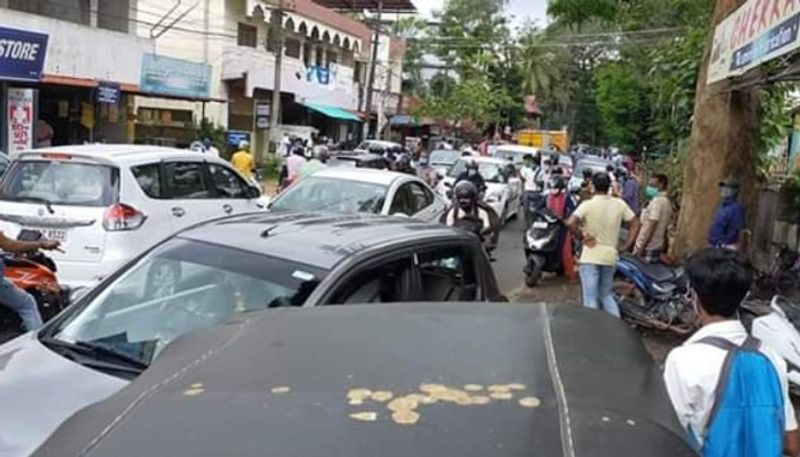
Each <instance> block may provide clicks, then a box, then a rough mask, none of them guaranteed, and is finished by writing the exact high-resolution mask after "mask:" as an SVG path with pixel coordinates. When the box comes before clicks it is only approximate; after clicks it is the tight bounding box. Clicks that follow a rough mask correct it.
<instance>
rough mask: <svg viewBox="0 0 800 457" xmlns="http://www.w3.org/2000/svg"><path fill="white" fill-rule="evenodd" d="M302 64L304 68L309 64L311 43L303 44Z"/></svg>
mask: <svg viewBox="0 0 800 457" xmlns="http://www.w3.org/2000/svg"><path fill="white" fill-rule="evenodd" d="M303 63H304V64H305V66H306V67H308V66H309V64H310V63H311V43H309V42H305V43H303Z"/></svg>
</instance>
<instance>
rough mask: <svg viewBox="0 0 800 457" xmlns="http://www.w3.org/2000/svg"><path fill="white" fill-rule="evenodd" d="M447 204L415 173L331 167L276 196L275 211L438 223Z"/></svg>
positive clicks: (273, 204) (273, 201) (272, 208)
mask: <svg viewBox="0 0 800 457" xmlns="http://www.w3.org/2000/svg"><path fill="white" fill-rule="evenodd" d="M446 209H447V203H446V202H445V201H444V200H443V199H442V198H440V197H439V196H438V195H436V193H435V192H434V191H433V190H432V189H431V188H430V187H428V185H427V184H425V182H424V181H422V180H421V179H419V178H417V177H416V176H412V175H408V174H405V173H396V172H393V171H385V170H373V169H370V168H344V167H329V168H325V169H322V170H320V171H318V172H316V173H314V174H313V175H311V176H308V177H306V178H303V179H301V180H300V181H298V182H297V183H296V184H294V185H293V186H292V187H290V188H288V189H286V190H285V191H284V192H282V193H281V194H280V195H278V196H277V197H275V199H274V200H272V203H270V211H273V212H289V211H302V212H329V213H336V214H354V213H366V214H382V215H402V216H409V217H413V218H415V219H421V220H424V221H428V222H439V220H440V219H441V217H442V214H443V213H444V212H445V210H446Z"/></svg>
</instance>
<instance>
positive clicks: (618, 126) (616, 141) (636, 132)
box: [595, 62, 647, 153]
mask: <svg viewBox="0 0 800 457" xmlns="http://www.w3.org/2000/svg"><path fill="white" fill-rule="evenodd" d="M595 79H596V84H597V95H596V100H597V110H598V113H599V114H600V122H601V125H602V130H603V133H604V135H605V137H606V139H607V140H608V141H609V143H610V144H613V145H615V146H617V147H618V148H620V149H621V150H622V151H624V152H627V153H631V152H634V151H638V150H639V149H640V146H641V145H642V138H643V134H644V132H645V129H646V122H647V116H646V112H645V110H644V109H643V108H644V103H643V101H644V100H643V99H644V87H643V86H642V84H641V81H640V80H639V78H638V77H637V74H636V72H635V71H634V70H633V69H632V68H630V67H629V66H625V65H623V64H621V63H619V62H612V63H608V64H606V65H603V66H602V67H600V68H599V69H598V71H597V73H596V76H595Z"/></svg>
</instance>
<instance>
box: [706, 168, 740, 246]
mask: <svg viewBox="0 0 800 457" xmlns="http://www.w3.org/2000/svg"><path fill="white" fill-rule="evenodd" d="M719 194H720V197H721V199H722V201H721V203H720V206H719V208H718V209H717V214H716V215H715V216H714V221H713V222H712V223H711V229H710V230H709V231H708V244H709V245H711V246H712V247H723V248H727V249H733V250H736V249H738V247H739V235H740V234H741V232H742V230H744V227H745V225H744V208H742V205H741V204H740V203H739V202H738V201H737V197H738V195H739V183H738V182H736V181H735V180H734V179H733V178H728V179H726V180H725V181H722V182H720V183H719Z"/></svg>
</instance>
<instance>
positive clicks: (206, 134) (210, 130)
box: [195, 118, 227, 155]
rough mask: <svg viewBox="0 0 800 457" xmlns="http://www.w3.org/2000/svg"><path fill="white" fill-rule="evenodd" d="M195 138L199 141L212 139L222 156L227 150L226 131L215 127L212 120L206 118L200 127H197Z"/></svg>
mask: <svg viewBox="0 0 800 457" xmlns="http://www.w3.org/2000/svg"><path fill="white" fill-rule="evenodd" d="M195 137H196V138H198V139H201V140H202V139H203V138H210V139H211V142H212V143H214V146H216V147H217V149H219V152H220V154H221V155H224V154H225V152H226V150H227V148H226V143H225V129H224V128H222V127H220V126H218V125H214V123H213V122H211V120H209V119H208V118H204V119H203V120H202V121H201V122H200V125H195Z"/></svg>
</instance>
